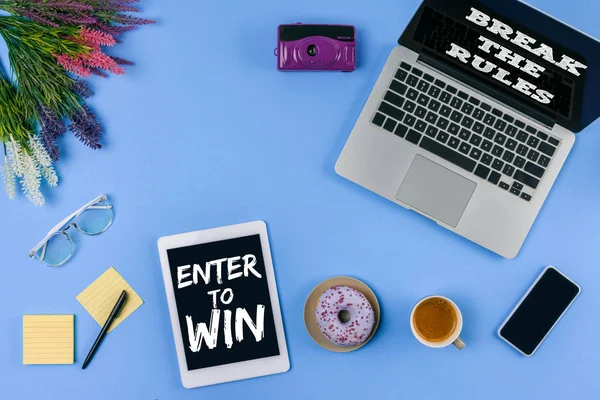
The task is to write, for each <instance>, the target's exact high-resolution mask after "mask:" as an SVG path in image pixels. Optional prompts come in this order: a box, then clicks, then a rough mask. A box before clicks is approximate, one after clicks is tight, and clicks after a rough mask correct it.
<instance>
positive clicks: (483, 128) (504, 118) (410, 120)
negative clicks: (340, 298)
mask: <svg viewBox="0 0 600 400" xmlns="http://www.w3.org/2000/svg"><path fill="white" fill-rule="evenodd" d="M372 122H373V124H375V125H377V126H379V127H381V128H382V129H385V130H386V131H389V132H391V133H394V134H395V135H396V136H399V137H400V138H403V139H404V140H407V141H409V142H410V143H413V144H414V145H416V146H419V147H421V148H423V149H425V150H428V151H430V152H431V153H433V154H435V155H437V156H439V157H441V158H443V159H445V160H447V161H449V162H451V163H453V164H455V165H457V166H459V167H460V168H462V169H464V170H466V171H468V172H470V173H472V174H474V175H476V176H478V177H479V178H481V179H484V180H487V181H488V182H489V183H490V184H492V185H496V186H498V187H499V188H501V189H503V190H506V191H509V192H510V193H512V194H513V195H515V196H518V197H519V198H521V199H523V200H525V201H530V200H531V199H532V197H533V195H534V192H535V190H536V189H537V187H538V186H539V183H540V180H541V179H542V178H543V176H544V173H545V172H546V168H547V167H548V166H549V165H550V163H551V161H552V157H553V155H554V154H555V153H556V149H557V147H558V146H559V145H560V140H559V139H557V138H555V137H553V136H550V135H549V134H548V133H545V132H542V131H539V130H537V129H535V128H534V127H532V126H530V125H527V124H526V123H525V122H523V121H522V120H521V119H519V117H514V116H512V115H509V114H505V113H503V112H502V111H500V110H498V109H496V108H494V107H492V106H491V105H490V104H487V103H485V102H484V101H483V100H481V99H480V98H477V97H474V96H469V95H468V94H467V93H465V92H463V91H461V90H459V89H457V88H455V87H453V86H451V85H448V84H446V83H444V82H442V81H441V80H439V79H436V78H434V77H433V76H431V75H429V74H427V73H424V72H423V71H422V70H420V69H418V68H416V67H413V66H411V65H409V64H408V63H406V62H402V63H401V64H400V68H399V69H398V71H397V73H396V75H395V77H394V79H392V82H391V84H390V86H389V90H388V91H387V92H386V94H385V96H384V98H383V100H382V101H381V103H380V105H379V109H378V111H377V112H376V113H375V116H374V117H373V119H372Z"/></svg>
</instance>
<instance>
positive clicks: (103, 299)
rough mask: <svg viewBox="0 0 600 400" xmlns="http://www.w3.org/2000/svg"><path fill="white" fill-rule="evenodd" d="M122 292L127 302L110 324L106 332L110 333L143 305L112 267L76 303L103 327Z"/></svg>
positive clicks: (79, 296) (81, 294) (82, 293)
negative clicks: (124, 292) (125, 294)
mask: <svg viewBox="0 0 600 400" xmlns="http://www.w3.org/2000/svg"><path fill="white" fill-rule="evenodd" d="M123 290H125V291H126V292H127V301H126V302H125V305H124V306H123V308H122V309H121V312H120V313H119V316H118V317H117V318H116V319H115V320H114V321H113V323H112V324H111V326H110V329H109V330H108V331H109V332H110V331H112V330H113V329H115V328H116V327H117V325H119V324H120V323H121V322H122V321H123V320H124V319H125V318H127V317H128V316H129V315H130V314H131V313H132V312H134V311H135V310H136V309H137V308H138V307H139V306H141V305H142V304H144V301H143V300H142V299H141V298H140V296H138V295H137V293H136V292H135V291H134V290H133V289H132V288H131V286H129V284H128V283H127V282H125V279H123V277H122V276H121V275H119V273H118V272H117V270H116V269H114V267H110V268H109V269H107V270H106V272H105V273H103V274H102V275H100V277H99V278H98V279H96V280H95V281H94V282H92V284H91V285H90V286H88V287H87V288H86V289H85V290H84V291H83V292H81V293H79V295H78V296H77V301H79V302H80V303H81V305H82V306H83V307H84V308H85V309H86V310H87V312H89V313H90V315H91V316H92V317H93V318H94V319H95V320H96V322H97V323H98V324H99V325H100V326H104V323H105V322H106V320H107V319H108V316H109V315H110V312H111V311H112V309H113V307H114V306H115V304H116V303H117V300H119V296H121V292H122V291H123Z"/></svg>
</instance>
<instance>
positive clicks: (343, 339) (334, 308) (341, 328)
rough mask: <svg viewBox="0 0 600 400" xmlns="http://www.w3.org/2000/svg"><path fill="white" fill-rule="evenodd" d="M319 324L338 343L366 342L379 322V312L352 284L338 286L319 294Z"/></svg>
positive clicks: (332, 341) (345, 345)
mask: <svg viewBox="0 0 600 400" xmlns="http://www.w3.org/2000/svg"><path fill="white" fill-rule="evenodd" d="M316 316H317V324H319V328H321V332H322V333H323V335H325V337H326V338H327V339H328V340H329V341H330V342H331V343H333V344H335V345H336V346H341V347H349V346H356V345H358V344H361V343H363V342H364V341H365V340H367V338H368V337H369V335H370V334H371V331H372V330H373V325H375V313H374V312H373V307H371V304H370V303H369V300H367V298H366V297H365V295H364V294H362V293H361V292H359V291H357V290H356V289H352V288H351V287H348V286H334V287H331V288H329V289H327V290H326V291H325V293H323V294H322V295H321V297H320V298H319V302H318V305H317V310H316Z"/></svg>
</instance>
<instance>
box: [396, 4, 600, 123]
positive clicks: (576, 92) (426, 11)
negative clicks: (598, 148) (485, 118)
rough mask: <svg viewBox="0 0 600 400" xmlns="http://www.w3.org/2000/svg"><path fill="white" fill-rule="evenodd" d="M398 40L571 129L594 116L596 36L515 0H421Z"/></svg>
mask: <svg viewBox="0 0 600 400" xmlns="http://www.w3.org/2000/svg"><path fill="white" fill-rule="evenodd" d="M582 4H583V3H582ZM399 43H400V44H401V45H404V46H406V47H409V48H411V49H413V50H415V51H417V52H419V53H420V54H423V55H426V56H429V57H431V58H433V59H435V60H436V61H438V62H441V63H442V64H443V65H445V66H448V67H451V68H449V69H447V71H446V72H449V73H450V74H452V75H455V73H456V72H459V73H461V74H462V75H455V77H458V78H459V79H460V77H461V76H464V75H467V77H468V78H470V80H471V81H473V80H474V82H475V83H476V85H477V87H478V88H479V89H481V90H482V91H485V92H487V93H488V94H489V95H492V96H494V94H497V93H498V92H499V93H501V94H502V100H504V99H506V100H507V101H508V102H509V103H510V105H512V106H513V107H515V108H517V109H520V110H522V111H526V112H527V111H528V112H529V113H530V112H531V111H532V110H533V111H535V112H536V114H537V115H542V116H543V117H544V118H545V119H547V120H548V119H549V120H551V121H553V122H556V123H558V124H560V125H562V126H564V127H566V128H567V129H569V130H572V131H575V132H578V131H580V130H582V129H583V128H585V127H586V126H588V125H589V124H591V123H592V122H593V121H594V120H596V118H598V116H599V115H600V103H599V102H598V101H597V96H598V93H596V89H599V88H600V42H599V41H597V40H596V39H594V38H592V37H590V36H587V35H585V34H584V33H581V32H579V31H577V30H576V29H574V28H572V27H569V26H568V25H566V24H564V23H562V22H560V21H558V20H556V19H554V18H553V17H551V16H549V15H547V14H544V13H543V12H541V11H538V10H536V9H534V8H533V7H531V6H529V5H527V4H525V3H522V2H520V1H517V0H425V1H424V2H423V4H422V5H421V7H420V8H419V10H418V11H417V13H416V14H415V17H413V19H412V21H411V22H410V24H409V26H408V28H407V29H406V30H405V31H404V33H403V34H402V37H401V38H400V40H399Z"/></svg>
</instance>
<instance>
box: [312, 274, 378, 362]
mask: <svg viewBox="0 0 600 400" xmlns="http://www.w3.org/2000/svg"><path fill="white" fill-rule="evenodd" d="M333 286H348V287H351V288H353V289H356V290H358V291H359V292H361V293H362V294H364V295H365V297H366V298H367V300H369V303H370V304H371V307H372V308H373V312H374V313H375V325H373V330H372V331H371V334H370V335H369V337H368V338H367V340H365V341H364V342H362V343H361V344H358V345H356V346H349V347H341V346H336V345H334V344H333V343H331V342H330V341H329V340H327V338H326V337H325V336H324V335H323V333H321V329H320V328H319V325H318V324H317V316H316V315H315V311H316V310H317V303H318V301H319V298H320V297H321V295H322V294H323V293H325V291H326V290H327V289H329V288H330V287H333ZM380 316H381V312H380V310H379V302H378V301H377V297H375V293H373V291H372V290H371V288H369V287H368V286H367V285H365V284H364V283H363V282H361V281H359V280H358V279H354V278H350V277H348V276H336V277H335V278H330V279H327V280H326V281H323V282H321V283H319V284H318V285H317V287H315V288H314V289H313V290H312V292H310V294H309V295H308V298H307V299H306V303H305V304H304V325H305V326H306V330H307V331H308V334H309V335H310V337H311V338H312V340H314V341H315V342H316V343H317V344H318V345H319V346H321V347H323V348H324V349H327V350H329V351H334V352H337V353H347V352H349V351H353V350H356V349H360V348H361V347H363V346H364V345H365V344H367V343H369V341H370V340H371V338H372V337H373V336H374V335H375V332H376V331H377V327H379V319H380Z"/></svg>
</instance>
